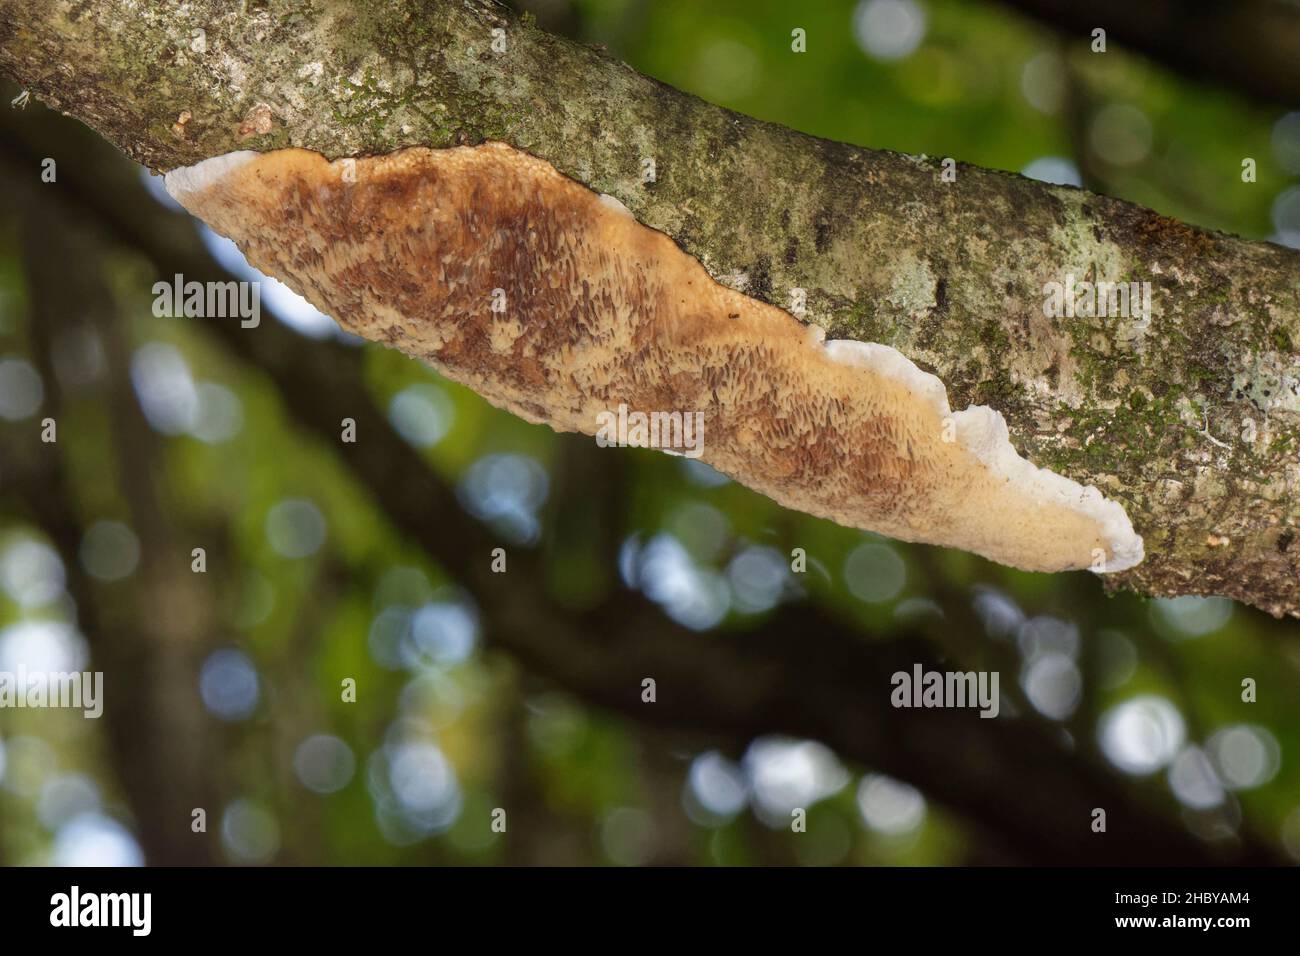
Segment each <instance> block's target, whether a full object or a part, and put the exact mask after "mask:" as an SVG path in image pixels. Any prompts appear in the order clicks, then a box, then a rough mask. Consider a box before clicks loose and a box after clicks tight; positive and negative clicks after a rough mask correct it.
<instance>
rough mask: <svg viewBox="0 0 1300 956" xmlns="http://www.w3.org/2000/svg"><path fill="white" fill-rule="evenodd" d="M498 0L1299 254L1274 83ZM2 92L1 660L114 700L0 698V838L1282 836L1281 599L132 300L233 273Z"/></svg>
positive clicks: (301, 324)
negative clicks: (1128, 580)
mask: <svg viewBox="0 0 1300 956" xmlns="http://www.w3.org/2000/svg"><path fill="white" fill-rule="evenodd" d="M520 6H522V7H523V8H525V9H528V10H529V11H531V12H532V13H533V14H534V15H536V16H537V17H538V19H539V22H540V23H541V24H542V25H543V26H545V27H547V28H548V29H552V30H555V31H557V32H562V33H565V34H567V35H569V36H572V37H574V38H576V39H580V40H583V41H585V42H590V43H598V44H601V45H603V46H605V47H606V48H607V49H608V50H609V51H610V53H611V54H613V55H615V56H617V57H620V58H622V59H624V60H626V61H627V62H629V63H630V64H632V65H633V66H634V67H636V68H637V69H639V70H642V71H644V72H646V73H649V74H651V75H653V76H655V77H657V78H659V79H661V80H663V81H665V82H667V83H670V84H672V85H674V86H677V87H679V88H682V89H685V90H688V91H690V92H693V93H696V94H698V95H699V96H701V97H704V98H706V99H708V100H711V101H713V102H717V103H720V104H722V105H725V106H727V107H730V108H733V109H736V110H739V111H741V112H744V113H748V114H751V115H754V116H757V117H760V118H762V119H766V120H770V121H773V122H777V123H782V124H786V125H789V126H792V127H795V128H797V129H800V130H803V131H806V132H809V133H813V134H816V135H818V136H824V137H827V138H830V139H835V140H844V141H848V142H852V143H857V144H861V145H865V146H871V147H877V148H887V149H894V150H900V151H906V152H912V153H926V154H929V155H932V156H952V157H955V158H956V159H958V160H960V161H963V162H970V163H974V164H978V165H982V166H988V167H995V168H1000V169H1006V170H1012V171H1019V172H1023V173H1025V174H1026V175H1032V176H1036V177H1038V178H1043V179H1050V180H1052V181H1057V182H1070V183H1074V184H1081V185H1085V186H1086V187H1087V188H1090V189H1093V190H1095V191H1098V192H1104V193H1107V194H1110V195H1114V196H1119V197H1122V198H1125V199H1129V200H1133V201H1136V202H1139V203H1142V204H1144V205H1148V206H1151V207H1153V208H1154V209H1156V210H1158V211H1160V212H1162V213H1165V214H1168V215H1171V216H1174V217H1177V218H1180V219H1183V220H1186V221H1189V222H1192V223H1196V224H1199V225H1204V226H1207V227H1212V228H1216V229H1224V230H1229V231H1232V232H1235V233H1238V234H1241V235H1244V236H1248V237H1252V238H1260V239H1272V240H1273V241H1277V242H1283V243H1287V244H1291V245H1300V113H1295V112H1287V111H1286V110H1285V109H1281V108H1278V107H1275V106H1270V105H1268V104H1259V103H1256V102H1252V101H1250V100H1248V99H1245V98H1242V97H1240V96H1238V95H1236V94H1234V93H1232V92H1230V91H1227V90H1223V89H1219V88H1216V87H1215V86H1213V85H1210V84H1203V83H1194V82H1189V81H1186V80H1183V79H1180V78H1178V77H1176V76H1174V75H1173V74H1171V73H1169V72H1166V71H1165V70H1163V69H1162V68H1158V67H1156V66H1154V65H1152V64H1150V63H1149V62H1147V61H1145V60H1144V59H1142V58H1140V57H1139V56H1137V55H1134V54H1132V53H1131V52H1129V51H1127V50H1125V49H1123V48H1121V47H1120V46H1119V45H1118V44H1112V45H1111V48H1110V49H1109V50H1108V52H1107V53H1105V54H1104V55H1097V54H1093V53H1091V52H1089V50H1088V46H1087V38H1086V37H1084V38H1080V37H1078V36H1073V37H1064V36H1062V35H1061V34H1059V33H1057V32H1054V31H1053V30H1051V29H1050V28H1047V27H1044V26H1040V25H1037V24H1034V23H1031V22H1029V21H1027V20H1024V19H1022V18H1020V17H1019V16H1017V15H1015V14H1013V13H1010V12H1008V11H1007V10H1005V9H1003V8H1002V7H1000V6H998V5H997V4H994V3H982V2H957V0H862V2H859V3H854V2H851V0H825V2H818V3H812V4H792V3H788V2H785V3H783V2H779V0H718V2H713V3H708V4H701V3H697V2H692V0H662V2H642V0H572V2H570V0H530V2H527V3H522V4H520ZM795 28H802V29H803V30H805V31H806V36H807V52H805V53H794V52H792V49H791V31H792V30H793V29H795ZM18 92H19V91H17V90H16V89H12V88H10V87H6V89H5V96H6V100H8V99H10V98H12V97H13V96H15V95H16V94H17V93H18ZM4 112H5V116H4V118H3V138H2V139H0V145H2V146H3V147H4V149H3V153H2V154H0V155H2V156H3V160H4V165H3V167H2V168H0V174H2V176H3V180H4V185H3V189H0V196H3V197H4V199H3V200H0V441H2V444H0V520H2V522H3V524H0V671H4V670H9V671H13V670H16V669H17V668H18V667H19V666H20V665H22V666H25V667H27V668H28V669H29V670H36V669H46V670H75V669H83V668H84V669H96V670H103V671H105V675H106V676H105V679H106V683H107V689H106V693H105V697H106V700H105V714H104V717H103V718H102V719H101V720H98V721H95V720H85V719H82V717H81V716H80V715H79V714H76V713H69V712H63V711H26V710H24V711H18V710H0V860H2V861H3V862H4V863H6V864H31V863H103V864H139V863H152V864H165V863H203V862H231V863H257V864H272V863H274V864H290V863H292V864H304V863H313V864H316V863H319V864H449V863H456V864H535V863H548V864H586V863H596V864H623V865H635V864H664V863H667V864H931V865H933V864H961V863H1001V862H1037V863H1043V862H1056V863H1070V862H1105V861H1118V862H1136V861H1145V862H1153V863H1159V862H1204V861H1215V860H1222V861H1227V862H1234V861H1253V862H1288V861H1289V862H1295V861H1297V860H1300V754H1298V753H1297V749H1298V748H1300V707H1297V706H1296V705H1297V702H1300V625H1297V624H1296V622H1294V621H1290V622H1277V621H1274V620H1272V619H1269V618H1268V617H1266V616H1264V615H1262V614H1260V613H1259V612H1256V611H1253V610H1250V609H1247V608H1244V607H1241V606H1238V605H1234V604H1233V603H1232V602H1229V601H1227V600H1224V599H1220V598H1215V597H1205V598H1194V597H1189V598H1180V599H1177V600H1155V601H1151V600H1143V599H1140V598H1138V597H1135V596H1132V595H1120V596H1116V597H1106V596H1105V595H1104V593H1103V591H1102V588H1101V584H1100V582H1099V581H1098V580H1097V579H1096V578H1094V577H1093V576H1091V575H1089V574H1085V573H1080V574H1068V575H1056V576H1048V575H1034V574H1027V573H1021V572H1017V571H1014V570H1010V569H1007V568H1003V567H999V566H996V565H993V564H989V563H987V562H985V561H982V560H980V559H978V558H975V557H972V556H970V555H967V554H961V553H956V552H947V551H942V550H939V549H933V548H924V547H913V546H907V545H902V544H898V543H895V542H891V541H887V540H884V539H881V538H878V537H876V536H873V535H870V534H863V533H860V532H857V531H851V530H846V529H842V528H838V527H835V526H833V525H831V524H829V523H827V522H823V521H818V520H814V519H812V518H809V517H807V516H804V515H800V514H795V513H792V512H788V511H785V510H783V509H781V508H778V507H777V506H775V505H774V504H772V503H771V502H770V501H767V500H766V499H764V498H762V497H760V496H758V495H756V494H753V493H751V492H749V491H747V490H746V489H744V488H741V487H739V486H738V485H736V484H734V483H732V482H729V481H727V480H726V479H725V478H723V477H722V476H720V475H718V474H716V473H715V472H713V471H711V470H710V469H709V468H707V467H706V466H702V465H700V464H697V463H694V462H690V461H686V460H682V459H674V458H670V457H667V456H662V455H658V454H656V453H653V452H646V451H637V450H604V451H597V450H595V448H594V445H593V443H591V442H590V441H589V440H586V439H582V438H580V437H575V436H557V435H555V434H553V433H552V432H550V431H549V430H547V429H545V428H541V427H535V426H530V425H527V424H525V423H523V422H521V421H519V420H517V419H514V418H512V417H511V416H509V415H507V414H505V413H502V412H500V411H497V410H495V409H493V408H491V407H490V406H488V405H487V404H486V403H484V402H483V401H482V400H480V399H479V398H478V397H476V396H475V395H474V394H472V393H470V392H469V391H467V390H465V389H463V388H461V387H459V386H456V385H454V384H451V383H449V382H447V381H445V380H443V379H441V378H440V377H439V376H438V375H436V374H434V373H433V372H431V371H429V370H427V369H425V368H424V367H422V366H420V365H418V364H417V363H415V362H413V361H411V360H408V359H406V358H404V357H403V356H401V355H399V354H397V353H395V352H390V351H387V350H385V349H383V348H380V347H378V346H374V345H362V344H360V343H359V342H357V341H356V340H354V339H352V338H351V337H350V336H347V335H345V334H343V333H341V332H339V331H338V330H337V329H336V327H335V326H334V325H333V323H332V322H331V321H330V320H329V319H327V318H325V317H324V316H321V315H319V313H316V312H315V310H313V309H311V308H310V306H308V305H307V304H306V303H304V302H302V301H301V300H299V299H297V298H296V297H295V296H294V295H293V294H292V293H290V292H289V291H288V290H287V289H284V288H283V287H278V286H277V284H275V283H272V282H267V283H266V284H265V286H264V289H263V303H264V308H265V309H266V310H267V312H268V313H274V315H273V316H272V315H267V316H266V317H265V318H264V320H263V323H262V326H261V327H259V328H258V329H256V330H239V329H237V328H227V329H224V330H216V329H214V328H213V323H210V322H209V321H207V320H184V319H172V318H156V317H154V316H153V314H152V312H151V304H152V298H153V296H152V292H151V289H152V286H153V283H154V282H156V281H158V280H159V279H163V280H165V281H166V280H170V278H171V272H172V270H173V269H174V268H176V269H179V268H184V270H185V272H186V278H187V279H188V278H198V279H200V280H202V279H204V278H207V277H221V276H223V275H224V274H226V273H228V274H230V275H233V276H234V277H236V278H250V277H252V273H251V270H250V269H249V267H248V266H247V265H246V264H245V263H244V262H243V260H242V257H241V256H240V255H239V253H238V252H237V251H236V250H235V249H234V248H233V246H232V245H231V244H230V243H229V242H227V241H225V240H223V239H220V238H219V237H216V236H213V235H212V234H211V233H208V232H206V230H205V231H203V232H202V233H199V232H196V231H195V227H194V225H192V224H191V223H190V222H189V221H187V220H186V219H184V218H182V217H181V216H180V215H179V214H178V213H176V212H175V211H173V210H172V209H171V208H169V207H168V205H167V200H166V197H165V195H164V194H163V193H162V191H161V190H160V188H159V182H158V180H157V179H156V178H151V177H149V176H148V175H147V174H144V173H143V172H142V171H140V170H138V169H136V168H135V167H133V166H132V165H131V164H130V163H128V162H127V161H126V160H125V159H123V158H121V157H119V156H116V155H115V154H112V151H111V150H108V149H107V148H104V147H97V146H95V145H94V143H93V140H94V137H93V136H88V135H87V134H86V133H85V131H84V130H81V129H79V128H77V127H76V124H74V123H72V121H70V120H67V119H64V118H61V117H57V116H55V115H53V114H50V113H48V112H47V111H45V110H44V109H43V107H40V106H39V105H38V104H35V103H32V104H30V105H29V106H27V108H26V109H25V110H19V109H13V110H9V109H7V108H6V109H5V111H4ZM46 156H49V157H53V158H55V159H56V160H57V162H58V164H59V167H58V168H59V178H58V181H57V182H56V183H52V184H45V183H41V182H40V168H41V167H40V159H41V158H42V157H46ZM1244 157H1253V158H1254V159H1255V160H1256V161H1257V165H1258V181H1257V182H1255V183H1252V184H1248V183H1243V182H1242V178H1241V163H1242V159H1243V158H1244ZM78 163H82V164H84V165H85V167H86V168H85V170H84V171H83V170H81V169H80V167H78ZM205 270H206V275H205ZM225 324H226V325H227V326H230V325H233V324H234V323H233V322H227V323H225ZM259 350H260V351H259ZM340 411H342V413H343V414H346V415H350V416H351V417H355V418H356V420H357V422H358V425H359V428H358V441H357V442H356V444H346V443H343V442H342V441H340V438H339V432H340V426H339V421H340V415H339V412H340ZM46 416H50V417H54V418H55V419H56V421H57V428H58V441H57V443H55V444H43V443H41V442H40V440H39V435H40V422H41V420H42V419H43V418H45V417H46ZM489 546H501V547H505V548H506V549H507V554H508V562H509V564H508V569H507V572H506V573H505V574H499V575H498V574H492V573H491V572H490V571H489V570H488V566H489V562H490V560H491V559H490V555H489ZM200 547H201V548H204V549H205V560H206V570H205V571H204V572H203V573H202V574H199V573H195V572H193V571H192V570H191V567H192V561H193V560H194V559H193V553H192V552H193V549H194V548H200ZM796 548H802V549H804V551H805V552H806V554H807V570H806V572H805V573H792V571H791V553H792V551H793V550H794V549H796ZM912 661H926V662H928V664H929V666H943V667H947V668H951V669H976V668H983V669H994V670H998V671H999V672H1000V673H1001V675H1002V698H1003V706H1002V714H1001V716H1000V717H999V718H998V719H997V720H991V721H982V720H980V719H978V718H977V717H976V715H975V714H974V713H973V712H958V713H952V712H949V713H945V714H940V715H936V714H931V713H922V712H917V711H908V710H894V709H892V708H890V707H889V706H888V702H887V701H888V696H889V693H890V690H891V688H890V685H889V680H888V677H889V674H890V673H892V672H893V670H895V669H896V666H902V667H907V668H910V662H912ZM900 662H901V663H900ZM643 677H652V678H655V679H656V680H657V681H658V694H659V696H660V699H659V700H658V701H657V702H655V703H644V702H643V701H642V700H641V694H642V687H641V678H643ZM1245 678H1252V679H1254V680H1255V681H1257V682H1258V684H1259V698H1258V702H1255V703H1245V702H1243V700H1242V694H1241V682H1242V680H1243V679H1245ZM348 679H350V680H352V681H355V686H356V695H355V702H350V701H346V700H344V699H343V697H344V694H343V682H344V681H345V680H348ZM1092 807H1103V808H1107V810H1108V814H1109V821H1108V823H1109V832H1108V833H1107V834H1106V835H1095V834H1092V833H1091V832H1090V830H1089V826H1090V824H1091V822H1092V820H1091V815H1090V812H1089V811H1090V809H1091V808H1092ZM194 808H203V809H204V810H205V812H206V819H207V831H206V832H205V833H194V832H193V831H192V827H191V821H192V818H193V814H192V812H193V810H194ZM495 808H502V809H504V810H505V811H506V820H507V830H506V832H505V833H495V832H493V830H492V827H491V822H492V813H493V810H494V809H495ZM795 808H802V809H804V810H806V811H807V814H808V818H807V832H804V833H796V832H792V830H791V819H792V817H791V813H792V811H793V810H794V809H795Z"/></svg>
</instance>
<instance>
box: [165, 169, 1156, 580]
mask: <svg viewBox="0 0 1300 956" xmlns="http://www.w3.org/2000/svg"><path fill="white" fill-rule="evenodd" d="M166 183H167V189H168V190H169V191H170V192H171V194H172V195H173V196H174V197H175V198H176V199H177V200H178V201H180V202H181V204H182V205H184V206H185V207H186V208H187V209H189V210H190V211H191V212H192V213H194V214H195V215H197V216H199V217H200V218H201V219H203V220H205V221H206V222H207V223H209V224H210V225H211V226H212V227H213V228H214V229H216V230H217V231H218V232H220V233H222V234H224V235H227V236H229V237H230V238H232V239H233V240H234V241H235V242H236V243H237V244H238V245H239V247H240V248H241V249H242V250H243V251H244V253H245V254H246V255H247V257H248V259H249V261H250V262H251V263H252V264H253V265H255V266H256V267H257V268H259V269H261V270H263V271H264V272H266V273H268V274H270V275H274V276H277V277H278V278H280V279H282V280H284V281H285V282H286V283H287V284H288V285H289V286H290V287H291V288H293V289H294V290H295V291H297V292H299V293H300V294H302V295H304V296H305V297H306V298H307V299H308V300H309V301H310V302H312V304H314V305H315V306H317V307H318V308H319V309H321V310H322V311H324V312H326V313H328V314H330V315H332V316H334V317H335V318H336V319H337V320H338V321H339V322H340V323H341V324H342V325H343V327H344V328H346V329H348V330H349V331H351V332H354V333H356V334H357V335H361V336H364V337H366V338H368V339H373V340H376V341H379V342H384V343H387V344H389V345H392V346H395V347H397V348H399V349H401V350H402V351H404V352H406V353H408V354H410V355H412V356H415V357H416V358H418V359H420V360H422V361H424V362H427V363H428V364H429V365H431V366H433V367H434V368H436V369H437V370H438V371H440V372H442V373H443V374H445V375H446V376H447V377H449V378H451V379H454V380H455V381H458V382H462V383H464V384H466V385H468V386H469V387H471V388H473V389H474V390H475V391H477V392H478V393H479V394H481V395H483V396H484V397H485V398H487V399H488V400H489V401H490V402H492V403H493V404H495V405H498V406H500V407H502V408H506V409H508V410H510V411H512V412H514V413H515V414H517V415H519V416H521V417H523V418H525V419H527V420H529V421H533V422H545V423H546V424H548V425H550V426H551V427H553V428H555V429H557V430H562V431H578V432H583V433H585V434H588V435H594V434H596V433H597V431H598V429H599V428H600V422H601V420H602V415H608V413H611V412H614V411H615V410H617V409H618V408H619V407H620V406H626V407H627V408H628V409H631V410H635V411H640V412H642V413H645V414H649V413H652V412H660V413H671V412H679V413H682V414H694V413H697V412H698V413H701V414H702V415H703V419H702V420H703V422H704V432H703V442H702V457H703V460H705V461H706V462H708V463H709V464H711V465H712V466H713V467H715V468H717V469H718V470H719V471H721V472H723V473H725V474H727V475H730V476H731V477H733V478H735V479H737V480H738V481H740V482H742V483H743V484H745V485H747V486H749V487H751V488H753V489H755V490H757V491H760V492H762V493H763V494H765V495H768V496H769V497H771V498H772V499H774V500H776V501H778V502H780V503H781V504H783V505H786V506H789V507H791V508H796V509H799V510H801V511H805V512H808V513H810V514H814V515H818V516H821V517H824V518H829V519H831V520H833V521H836V522H838V523H840V524H843V525H848V526H852V527H857V528H864V529H868V530H871V531H877V532H880V533H882V534H886V535H889V536H891V537H894V538H900V539H902V540H905V541H921V542H927V543H930V544H941V545H946V546H949V547H956V548H962V549H964V550H968V551H973V552H976V553H977V554H981V555H984V556H985V557H988V558H992V559H993V560H995V561H1000V562H1002V563H1004V564H1009V565H1013V566H1015V567H1020V568H1025V569H1027V570H1036V571H1060V570H1066V569H1071V568H1088V567H1092V568H1094V569H1097V570H1106V571H1118V570H1123V569H1125V568H1128V567H1131V566H1133V565H1134V564H1136V563H1137V562H1138V561H1140V560H1141V559H1142V539H1141V538H1140V537H1138V536H1137V535H1136V534H1134V532H1133V528H1132V525H1131V524H1130V523H1129V519H1128V517H1127V515H1126V514H1125V513H1124V509H1123V508H1122V507H1121V506H1120V505H1119V504H1118V503H1117V502H1115V501H1112V500H1109V499H1106V498H1104V497H1103V496H1102V495H1101V494H1100V493H1099V492H1098V491H1097V490H1096V489H1094V488H1091V487H1084V486H1082V485H1080V484H1078V483H1076V482H1073V481H1071V480H1069V479H1067V478H1065V477H1063V476H1061V475H1057V474H1054V473H1052V472H1050V471H1046V470H1044V469H1040V468H1036V467H1035V466H1034V465H1032V464H1031V463H1029V462H1027V461H1025V460H1024V459H1022V458H1021V457H1020V456H1019V455H1018V454H1017V453H1016V451H1015V449H1014V448H1013V447H1012V445H1011V443H1010V440H1009V437H1008V434H1007V428H1006V424H1005V422H1004V421H1003V419H1002V416H1001V415H1000V414H999V413H998V412H996V411H994V410H992V409H989V408H986V407H984V406H972V407H970V408H967V409H965V410H963V411H961V412H957V413H953V412H952V411H951V410H950V409H949V407H948V399H947V394H946V390H945V388H944V386H943V383H942V382H940V381H939V379H937V378H935V377H934V376H933V375H929V374H927V373H925V372H923V371H921V370H920V369H919V368H917V367H916V366H915V365H914V364H913V363H912V362H911V361H909V360H908V359H907V358H906V357H905V356H903V355H902V354H901V353H899V352H897V351H896V350H894V349H892V348H889V347H888V346H884V345H877V344H871V343H860V342H849V341H835V342H825V341H824V340H823V339H824V336H822V335H821V333H820V329H817V328H816V327H814V326H805V325H804V324H802V323H801V322H799V321H798V320H797V319H795V318H794V317H793V316H791V315H790V314H789V313H787V312H784V311H782V310H781V309H778V308H775V307H774V306H771V305H768V304H766V303H763V302H760V301H758V300H756V299H752V298H749V297H748V296H746V295H744V294H742V293H740V292H736V291H734V290H731V289H728V288H726V287H725V286H722V285H720V284H718V283H717V282H715V281H714V280H713V278H712V277H710V276H709V274H708V273H707V272H706V271H705V269H704V267H703V266H702V265H701V264H700V263H699V262H698V261H696V260H695V259H694V258H692V257H691V256H689V255H688V254H686V253H685V252H683V251H682V250H681V249H680V248H679V247H678V246H677V245H676V244H675V243H674V242H673V241H672V240H671V239H670V238H668V237H667V236H665V235H663V234H662V233H660V232H657V231H655V230H653V229H650V228H648V227H646V226H644V225H642V224H641V223H639V222H638V221H637V220H636V219H635V218H634V217H633V216H632V215H631V214H630V213H629V212H628V211H627V209H626V208H624V207H623V206H622V204H621V203H619V202H618V201H617V200H614V199H612V198H610V197H604V196H601V195H599V194H598V193H595V192H593V191H592V190H590V189H588V188H586V187H585V186H582V185H581V184H579V183H576V182H574V181H573V180H570V179H568V178H567V177H565V176H564V175H562V174H561V173H559V172H558V171H557V170H555V169H554V167H552V166H551V165H550V164H548V163H546V162H544V161H543V160H540V159H537V158H535V157H532V156H529V155H528V154H526V153H522V152H520V151H518V150H515V149H513V148H511V147H509V146H506V145H503V144H499V143H487V144H484V145H481V146H474V147H456V148H452V149H442V150H431V149H424V148H411V149H405V150H401V151H400V152H396V153H392V154H390V155H386V156H375V157H365V158H357V159H343V160H336V161H333V162H330V161H328V160H326V159H325V158H324V157H322V156H320V155H319V154H317V153H313V152H309V151H306V150H299V149H286V150H277V151H275V152H270V153H251V152H240V153H230V154H227V155H225V156H219V157H216V158H214V159H210V160H206V161H205V162H202V163H199V164H197V165H195V166H190V167H186V168H183V169H178V170H174V171H173V172H171V173H168V175H167V179H166ZM250 334H254V333H250Z"/></svg>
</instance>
